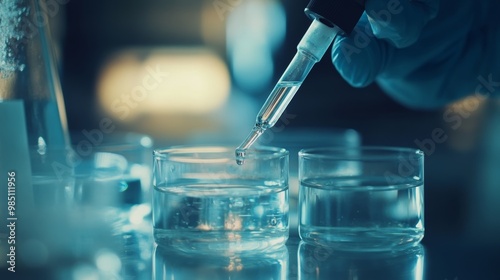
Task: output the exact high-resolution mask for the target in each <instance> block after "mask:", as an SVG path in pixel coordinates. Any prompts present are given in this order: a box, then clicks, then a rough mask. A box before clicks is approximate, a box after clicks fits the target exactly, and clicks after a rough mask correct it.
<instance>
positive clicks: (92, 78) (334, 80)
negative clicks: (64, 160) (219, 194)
mask: <svg viewBox="0 0 500 280" xmlns="http://www.w3.org/2000/svg"><path fill="white" fill-rule="evenodd" d="M57 2H58V3H62V4H61V5H60V10H59V11H58V12H57V13H54V16H53V17H52V18H53V21H52V23H53V34H54V35H55V36H54V38H55V41H56V44H57V46H58V59H59V62H60V70H61V82H62V88H63V92H64V99H65V105H66V110H67V117H68V124H69V128H70V130H72V131H82V130H91V129H99V126H100V125H101V122H102V120H103V119H110V120H111V121H112V124H113V125H116V130H117V131H132V132H138V133H144V134H148V135H150V136H151V137H152V138H153V139H154V143H155V146H156V147H162V146H166V145H171V144H179V143H186V142H191V141H192V140H193V139H200V138H201V139H205V137H207V139H208V137H214V136H216V137H218V139H237V141H241V140H243V137H245V136H246V134H247V133H248V132H249V131H250V129H251V127H252V126H253V123H254V121H255V116H256V114H257V112H258V110H259V109H260V106H261V105H262V104H263V102H264V101H265V99H266V98H267V95H268V94H269V92H270V90H271V89H272V88H273V86H274V83H275V82H276V81H277V80H278V78H279V76H280V75H281V73H282V72H283V70H284V69H285V68H286V66H287V64H288V63H289V61H290V60H291V58H292V57H293V55H294V54H295V51H296V45H297V43H298V42H299V40H300V38H301V37H302V35H303V34H304V32H305V30H306V29H307V27H308V26H309V24H310V21H309V19H307V18H306V16H305V15H304V13H303V10H304V7H305V6H306V4H307V1H280V0H144V1H125V0H121V1H117V0H101V1H97V0H86V1H57ZM285 116H286V118H285V119H283V120H282V121H281V123H278V124H277V125H279V127H280V131H281V130H282V131H286V130H292V129H295V128H311V129H312V128H314V129H319V130H324V131H331V130H335V129H353V130H355V131H357V132H358V133H359V135H360V136H361V141H362V143H363V144H364V145H384V146H386V145H389V146H406V147H413V148H421V149H423V150H424V152H425V153H426V155H427V157H426V162H425V164H426V169H425V172H426V174H425V176H426V186H425V199H426V217H425V219H426V231H427V232H426V239H424V244H425V242H432V238H434V237H437V236H443V237H446V238H450V237H457V236H458V235H460V236H466V237H467V238H470V239H471V240H482V241H484V242H498V238H497V236H499V235H498V234H499V233H500V219H498V217H497V215H496V213H500V206H499V205H498V203H496V200H497V199H498V198H500V175H498V174H500V173H498V170H499V168H500V141H498V138H499V136H500V135H499V134H500V110H499V102H497V101H495V100H492V99H486V100H477V99H474V98H469V99H467V100H463V101H460V102H458V103H456V104H450V105H449V106H448V107H446V108H442V109H440V110H435V111H418V110H411V109H408V108H405V107H402V106H401V105H399V104H397V103H395V102H394V101H393V100H391V99H390V98H389V97H387V96H386V95H385V94H384V93H383V92H382V91H381V90H380V89H379V88H378V87H377V86H376V85H372V86H369V87H367V88H362V89H356V88H352V87H350V86H349V85H348V84H347V83H346V82H344V81H343V80H342V79H341V78H340V76H339V75H338V73H337V72H336V70H335V69H334V67H333V66H332V64H331V62H330V56H329V51H328V52H327V55H325V57H324V58H323V60H322V61H321V62H319V63H318V64H317V65H316V66H315V68H313V70H312V72H311V73H310V74H309V76H308V78H307V79H306V81H305V82H304V84H303V85H302V87H301V89H300V90H299V91H298V93H297V95H296V96H295V98H294V100H293V101H292V102H291V104H290V106H289V107H288V109H287V110H286V112H285ZM450 118H452V120H450ZM275 132H276V131H275ZM436 135H437V136H436ZM311 137H312V138H313V137H314V135H311ZM433 137H434V138H433ZM240 139H241V140H240ZM436 139H438V140H436ZM270 144H273V143H272V141H271V142H270Z"/></svg>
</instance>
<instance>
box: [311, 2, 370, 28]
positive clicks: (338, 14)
mask: <svg viewBox="0 0 500 280" xmlns="http://www.w3.org/2000/svg"><path fill="white" fill-rule="evenodd" d="M364 2H365V1H364V0H311V1H310V2H309V4H308V5H307V7H306V9H305V10H304V12H305V13H306V15H307V16H308V17H309V18H311V19H317V20H319V21H321V22H322V23H324V24H326V25H328V26H330V27H333V26H337V27H339V28H340V29H342V31H344V33H346V34H349V33H351V31H352V30H353V29H354V26H356V23H357V22H358V21H359V18H360V17H361V15H362V14H363V11H364V6H365V5H364Z"/></svg>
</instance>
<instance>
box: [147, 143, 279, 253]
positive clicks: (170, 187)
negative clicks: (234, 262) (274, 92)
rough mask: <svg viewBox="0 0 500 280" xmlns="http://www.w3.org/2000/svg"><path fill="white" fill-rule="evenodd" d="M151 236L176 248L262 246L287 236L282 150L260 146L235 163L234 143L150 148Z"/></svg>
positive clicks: (252, 249) (223, 249)
mask: <svg viewBox="0 0 500 280" xmlns="http://www.w3.org/2000/svg"><path fill="white" fill-rule="evenodd" d="M153 168H154V174H153V187H154V190H153V226H154V238H155V241H156V242H157V243H158V244H160V245H163V246H168V247H173V248H176V249H178V250H182V251H187V252H195V253H198V254H199V253H208V254H213V253H214V252H219V253H227V252H259V251H260V252H262V251H266V250H269V249H273V248H277V247H280V246H282V245H284V244H285V242H286V240H287V239H288V151H286V150H285V149H281V148H271V147H261V148H258V149H252V150H251V151H249V153H248V156H247V157H246V158H245V163H244V164H243V165H237V164H236V158H235V155H234V147H202V146H199V147H172V148H169V149H165V150H156V151H155V152H154V165H153Z"/></svg>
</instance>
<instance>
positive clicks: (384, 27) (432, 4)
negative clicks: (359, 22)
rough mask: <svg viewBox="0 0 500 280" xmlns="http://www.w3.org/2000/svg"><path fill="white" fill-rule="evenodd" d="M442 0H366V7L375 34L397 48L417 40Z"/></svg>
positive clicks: (434, 15)
mask: <svg viewBox="0 0 500 280" xmlns="http://www.w3.org/2000/svg"><path fill="white" fill-rule="evenodd" d="M439 2H440V0H389V1H387V0H366V3H365V10H366V14H367V15H368V20H369V22H370V24H371V26H372V30H373V34H374V35H375V37H377V38H379V39H386V40H387V41H389V42H390V43H391V44H393V45H394V46H395V47H397V48H404V47H407V46H410V45H411V44H413V43H415V42H416V41H417V40H418V38H419V36H420V33H421V31H422V29H423V28H424V26H425V25H426V24H427V22H429V21H430V20H431V19H433V18H434V17H436V15H437V12H438V9H439Z"/></svg>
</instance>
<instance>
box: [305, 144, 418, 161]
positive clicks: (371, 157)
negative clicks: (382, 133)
mask: <svg viewBox="0 0 500 280" xmlns="http://www.w3.org/2000/svg"><path fill="white" fill-rule="evenodd" d="M401 155H403V156H404V155H406V156H414V157H417V158H423V157H424V152H423V151H421V150H419V149H414V148H408V147H391V146H359V147H341V146H326V147H315V148H307V149H301V150H300V151H299V157H300V158H302V159H307V160H314V159H318V160H338V161H343V160H345V161H386V160H398V159H400V157H401Z"/></svg>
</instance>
